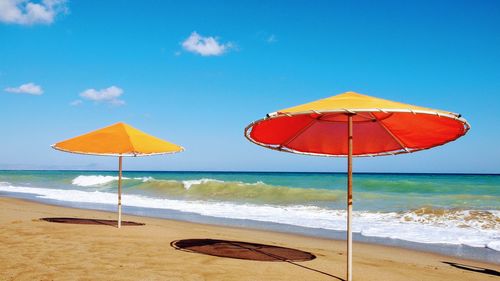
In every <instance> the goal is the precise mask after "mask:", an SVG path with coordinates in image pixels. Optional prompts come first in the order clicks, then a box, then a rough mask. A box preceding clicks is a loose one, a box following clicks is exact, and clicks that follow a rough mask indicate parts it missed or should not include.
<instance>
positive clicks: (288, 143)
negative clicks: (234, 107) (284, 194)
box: [245, 92, 470, 281]
mask: <svg viewBox="0 0 500 281" xmlns="http://www.w3.org/2000/svg"><path fill="white" fill-rule="evenodd" d="M469 128H470V126H469V124H468V123H467V121H466V120H465V119H464V118H462V117H461V116H460V114H456V113H453V112H449V111H443V110H436V109H430V108H426V107H420V106H414V105H409V104H404V103H399V102H394V101H389V100H384V99H380V98H376V97H370V96H367V95H362V94H358V93H354V92H346V93H343V94H340V95H337V96H333V97H329V98H325V99H321V100H317V101H313V102H310V103H306V104H303V105H299V106H295V107H290V108H287V109H283V110H280V111H278V112H273V113H269V114H268V115H267V116H266V118H263V119H260V120H257V121H255V122H253V123H251V124H250V125H248V126H247V127H246V128H245V137H246V138H247V139H249V140H250V141H251V142H253V143H255V144H258V145H261V146H263V147H266V148H270V149H274V150H278V151H284V152H290V153H298V154H307V155H316V156H339V157H347V175H348V176H347V280H348V281H351V280H352V231H351V221H352V218H351V213H352V157H363V156H381V155H394V154H400V153H411V152H415V151H420V150H424V149H429V148H432V147H435V146H439V145H443V144H445V143H448V142H450V141H453V140H455V139H457V138H459V137H461V136H463V135H465V134H466V133H467V131H468V130H469Z"/></svg>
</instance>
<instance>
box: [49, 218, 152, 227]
mask: <svg viewBox="0 0 500 281" xmlns="http://www.w3.org/2000/svg"><path fill="white" fill-rule="evenodd" d="M40 220H44V221H48V222H56V223H69V224H93V225H108V226H114V227H116V226H118V223H117V221H116V220H102V219H88V218H41V219H40ZM140 225H144V223H140V222H133V221H122V226H140Z"/></svg>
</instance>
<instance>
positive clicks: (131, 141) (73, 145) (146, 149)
mask: <svg viewBox="0 0 500 281" xmlns="http://www.w3.org/2000/svg"><path fill="white" fill-rule="evenodd" d="M52 148H54V149H57V150H61V151H65V152H71V153H79V154H92V155H105V156H117V157H118V159H119V160H118V163H119V164H118V170H119V172H118V227H121V213H122V208H121V206H122V204H121V186H122V184H121V183H122V157H123V156H149V155H159V154H168V153H175V152H181V151H183V150H184V148H183V147H182V146H178V145H176V144H173V143H170V142H168V141H165V140H162V139H159V138H157V137H154V136H151V135H148V134H146V133H144V132H142V131H140V130H138V129H136V128H134V127H132V126H130V125H127V124H125V123H116V124H114V125H111V126H108V127H105V128H102V129H98V130H95V131H92V132H90V133H86V134H84V135H81V136H78V137H74V138H71V139H67V140H64V141H61V142H58V143H56V144H54V145H52Z"/></svg>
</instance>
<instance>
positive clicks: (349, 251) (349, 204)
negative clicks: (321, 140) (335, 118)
mask: <svg viewBox="0 0 500 281" xmlns="http://www.w3.org/2000/svg"><path fill="white" fill-rule="evenodd" d="M347 119H348V125H347V281H352V229H351V225H352V115H351V114H349V115H348V117H347Z"/></svg>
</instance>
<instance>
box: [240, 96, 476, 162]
mask: <svg viewBox="0 0 500 281" xmlns="http://www.w3.org/2000/svg"><path fill="white" fill-rule="evenodd" d="M349 115H351V116H352V120H353V156H378V155H388V154H399V153H408V152H414V151H419V150H423V149H428V148H431V147H434V146H438V145H443V144H445V143H447V142H450V141H453V140H455V139H457V138H459V137H461V136H463V135H465V134H466V133H467V131H468V130H469V128H470V126H469V124H468V123H467V121H466V120H465V119H463V118H461V116H460V115H459V114H456V113H452V112H448V111H443V110H436V109H430V108H425V107H420V106H414V105H409V104H404V103H399V102H393V101H389V100H384V99H379V98H375V97H370V96H367V95H362V94H358V93H355V92H346V93H343V94H340V95H337V96H332V97H329V98H325V99H321V100H317V101H314V102H310V103H306V104H303V105H299V106H295V107H290V108H287V109H283V110H279V111H277V112H273V113H270V114H268V115H267V117H266V118H264V119H261V120H258V121H255V122H253V123H252V124H250V125H249V126H248V127H247V128H246V129H245V136H246V137H247V138H248V139H249V140H250V141H252V142H254V143H256V144H258V145H261V146H264V147H267V148H271V149H275V150H281V151H286V152H292V153H300V154H312V155H321V156H346V155H347V153H348V152H347V126H348V125H347V120H348V116H349Z"/></svg>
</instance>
